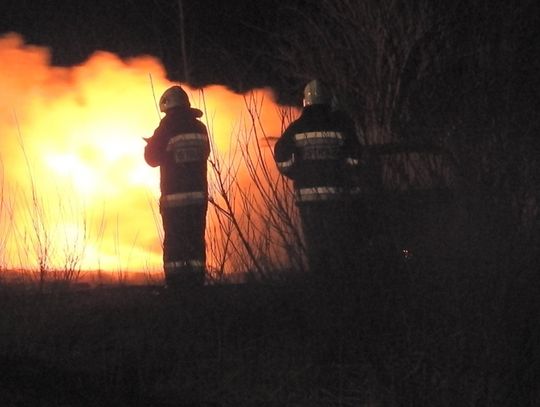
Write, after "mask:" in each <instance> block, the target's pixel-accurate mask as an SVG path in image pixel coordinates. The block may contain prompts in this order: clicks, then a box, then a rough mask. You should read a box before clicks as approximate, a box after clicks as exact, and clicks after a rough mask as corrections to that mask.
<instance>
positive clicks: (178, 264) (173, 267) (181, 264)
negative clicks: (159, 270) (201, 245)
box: [163, 260, 204, 273]
mask: <svg viewBox="0 0 540 407" xmlns="http://www.w3.org/2000/svg"><path fill="white" fill-rule="evenodd" d="M163 268H164V269H165V271H166V272H168V273H174V272H175V271H176V272H178V271H183V270H185V269H187V268H190V269H195V270H194V271H203V269H204V262H203V261H201V260H184V261H168V262H166V263H165V264H164V265H163Z"/></svg>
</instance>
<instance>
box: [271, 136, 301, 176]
mask: <svg viewBox="0 0 540 407" xmlns="http://www.w3.org/2000/svg"><path fill="white" fill-rule="evenodd" d="M296 159H297V155H296V154H295V146H294V142H293V140H292V136H291V134H290V133H289V132H287V131H285V133H283V135H282V136H281V138H280V139H279V140H278V141H277V143H276V145H275V147H274V160H275V161H276V165H277V168H278V170H279V172H280V173H281V174H282V175H284V176H286V177H288V178H292V177H293V176H294V169H295V167H296Z"/></svg>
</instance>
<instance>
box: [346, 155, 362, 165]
mask: <svg viewBox="0 0 540 407" xmlns="http://www.w3.org/2000/svg"><path fill="white" fill-rule="evenodd" d="M345 164H347V165H350V166H351V167H355V166H357V165H359V164H360V160H359V159H358V158H352V157H349V158H347V159H346V160H345Z"/></svg>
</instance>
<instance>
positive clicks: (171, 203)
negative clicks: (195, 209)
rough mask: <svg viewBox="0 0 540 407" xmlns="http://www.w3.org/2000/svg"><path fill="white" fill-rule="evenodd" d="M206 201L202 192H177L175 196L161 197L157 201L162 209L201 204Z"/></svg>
mask: <svg viewBox="0 0 540 407" xmlns="http://www.w3.org/2000/svg"><path fill="white" fill-rule="evenodd" d="M205 200H206V193H204V192H203V191H193V192H179V193H177V194H168V195H163V196H162V197H161V198H160V199H159V204H160V206H161V207H162V208H174V207H178V206H186V205H195V204H202V203H204V201H205Z"/></svg>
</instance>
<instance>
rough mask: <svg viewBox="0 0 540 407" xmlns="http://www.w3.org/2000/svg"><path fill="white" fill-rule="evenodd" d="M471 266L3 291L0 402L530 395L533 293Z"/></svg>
mask: <svg viewBox="0 0 540 407" xmlns="http://www.w3.org/2000/svg"><path fill="white" fill-rule="evenodd" d="M475 270H476V271H475V272H474V273H471V271H470V270H469V271H465V270H462V269H461V271H460V268H458V267H456V268H455V269H454V270H445V271H444V272H443V271H441V270H439V271H434V270H431V269H430V270H428V269H427V268H425V267H413V266H411V265H406V264H404V265H402V266H400V267H398V268H395V269H394V270H393V272H391V273H390V272H388V273H383V272H379V273H376V272H374V273H372V275H371V276H370V277H369V278H364V279H360V278H355V279H354V280H353V279H348V280H347V281H345V279H344V280H342V281H341V283H338V282H336V281H322V282H321V281H320V282H313V281H311V282H310V281H308V280H305V281H303V282H298V281H296V282H294V283H293V282H280V283H272V284H270V283H267V284H262V283H252V284H247V285H242V286H209V287H204V288H201V289H198V290H192V291H189V292H185V293H171V292H168V291H167V290H165V289H163V288H159V287H158V288H156V287H114V288H96V289H87V290H79V291H77V290H73V289H67V290H66V289H63V290H57V291H53V292H49V293H38V292H35V291H32V290H22V289H21V288H20V287H19V288H17V287H10V286H4V287H1V286H0V334H1V335H0V406H2V407H11V406H82V407H84V406H164V407H165V406H334V405H335V406H535V405H540V392H539V388H540V386H539V383H540V375H539V373H540V346H539V338H540V335H539V334H540V329H539V319H540V317H539V315H540V313H539V312H538V303H539V300H538V298H537V296H536V288H535V287H534V285H531V284H521V283H519V282H518V281H515V279H498V280H497V279H494V278H492V277H493V276H490V275H489V270H483V271H481V270H478V269H475ZM448 271H452V273H449V272H448Z"/></svg>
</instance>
